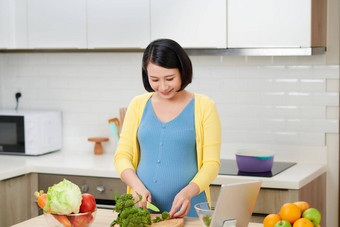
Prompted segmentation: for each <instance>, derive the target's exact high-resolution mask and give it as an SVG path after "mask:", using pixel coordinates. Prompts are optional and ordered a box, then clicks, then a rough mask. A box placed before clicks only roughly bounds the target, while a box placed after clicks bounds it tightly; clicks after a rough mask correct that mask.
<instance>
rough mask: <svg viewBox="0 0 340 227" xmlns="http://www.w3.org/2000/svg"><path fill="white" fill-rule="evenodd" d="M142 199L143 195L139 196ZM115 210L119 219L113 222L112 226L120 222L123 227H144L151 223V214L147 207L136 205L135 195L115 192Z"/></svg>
mask: <svg viewBox="0 0 340 227" xmlns="http://www.w3.org/2000/svg"><path fill="white" fill-rule="evenodd" d="M139 199H141V196H139ZM115 201H116V205H115V209H114V210H115V211H116V212H118V213H119V214H118V216H117V219H116V220H114V221H113V222H112V223H111V226H114V225H115V224H119V225H120V226H121V227H144V226H148V225H151V215H150V213H149V211H148V210H146V209H145V208H137V207H135V203H134V202H133V196H132V195H131V194H127V193H126V194H123V195H121V196H120V197H118V195H117V194H116V193H115Z"/></svg>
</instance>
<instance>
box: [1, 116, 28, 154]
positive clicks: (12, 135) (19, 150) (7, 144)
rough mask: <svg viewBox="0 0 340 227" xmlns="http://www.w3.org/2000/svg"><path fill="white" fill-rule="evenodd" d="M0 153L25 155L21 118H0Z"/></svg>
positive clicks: (22, 118)
mask: <svg viewBox="0 0 340 227" xmlns="http://www.w3.org/2000/svg"><path fill="white" fill-rule="evenodd" d="M0 152H1V153H7V154H10V153H12V154H24V153H25V133H24V117H23V116H0Z"/></svg>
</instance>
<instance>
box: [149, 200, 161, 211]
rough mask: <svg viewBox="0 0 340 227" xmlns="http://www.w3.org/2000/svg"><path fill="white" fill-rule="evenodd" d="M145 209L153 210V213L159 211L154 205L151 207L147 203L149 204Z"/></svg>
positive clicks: (150, 204)
mask: <svg viewBox="0 0 340 227" xmlns="http://www.w3.org/2000/svg"><path fill="white" fill-rule="evenodd" d="M146 208H148V209H150V210H153V211H155V212H159V209H158V208H157V207H156V206H155V205H153V204H152V203H149V202H147V203H146Z"/></svg>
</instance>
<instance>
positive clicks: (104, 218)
mask: <svg viewBox="0 0 340 227" xmlns="http://www.w3.org/2000/svg"><path fill="white" fill-rule="evenodd" d="M115 215H116V213H114V212H113V211H112V210H106V209H98V212H97V214H96V217H95V220H94V222H93V224H92V225H91V227H109V226H110V224H111V222H112V221H113V220H114V219H115V217H116V216H115ZM46 224H47V223H46V220H45V217H44V216H43V215H40V216H38V217H35V218H32V219H29V220H27V221H24V222H21V223H19V224H16V225H13V226H12V227H46ZM184 226H185V227H195V226H196V227H199V226H201V227H202V224H201V222H200V221H199V219H198V218H189V217H186V218H184ZM249 227H263V225H262V224H259V223H250V224H249Z"/></svg>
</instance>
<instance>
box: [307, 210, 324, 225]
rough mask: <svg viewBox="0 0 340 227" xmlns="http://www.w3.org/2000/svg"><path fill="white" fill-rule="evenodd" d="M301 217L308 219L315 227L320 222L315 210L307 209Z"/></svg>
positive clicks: (318, 213) (319, 215) (317, 212)
mask: <svg viewBox="0 0 340 227" xmlns="http://www.w3.org/2000/svg"><path fill="white" fill-rule="evenodd" d="M302 217H304V218H307V219H309V220H310V221H311V222H312V223H313V225H314V226H317V225H318V224H319V223H320V221H321V214H320V212H319V211H318V210H317V209H316V208H309V209H307V210H305V211H304V212H303V214H302Z"/></svg>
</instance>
